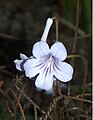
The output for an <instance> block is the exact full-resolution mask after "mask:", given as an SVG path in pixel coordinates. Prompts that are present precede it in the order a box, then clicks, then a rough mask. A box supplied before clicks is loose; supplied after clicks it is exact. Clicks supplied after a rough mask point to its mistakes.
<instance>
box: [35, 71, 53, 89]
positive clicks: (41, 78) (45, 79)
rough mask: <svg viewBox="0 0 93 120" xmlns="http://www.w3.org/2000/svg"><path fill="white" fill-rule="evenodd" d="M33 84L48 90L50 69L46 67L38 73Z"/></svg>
mask: <svg viewBox="0 0 93 120" xmlns="http://www.w3.org/2000/svg"><path fill="white" fill-rule="evenodd" d="M35 85H36V87H38V88H41V89H44V90H50V89H51V88H52V85H53V74H51V72H50V69H46V70H45V71H44V72H43V73H40V74H39V75H38V77H37V79H36V81H35Z"/></svg>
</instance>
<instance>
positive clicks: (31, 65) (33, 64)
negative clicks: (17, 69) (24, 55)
mask: <svg viewBox="0 0 93 120" xmlns="http://www.w3.org/2000/svg"><path fill="white" fill-rule="evenodd" d="M44 62H45V58H42V59H28V60H27V61H26V62H25V63H24V65H23V66H24V70H25V75H26V76H27V77H29V78H31V77H34V76H36V75H37V74H38V73H40V72H42V71H43V69H44V67H43V64H44Z"/></svg>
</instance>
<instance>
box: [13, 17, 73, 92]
mask: <svg viewBox="0 0 93 120" xmlns="http://www.w3.org/2000/svg"><path fill="white" fill-rule="evenodd" d="M52 22H53V21H52V19H50V18H49V19H48V20H47V23H46V27H45V30H44V33H43V35H42V38H41V40H40V41H39V42H37V43H35V44H34V46H33V49H32V53H33V56H34V57H33V58H27V57H26V56H24V55H21V56H20V57H21V59H22V60H15V64H16V68H17V69H19V70H22V69H21V67H20V66H21V64H22V62H23V61H24V60H25V62H24V64H23V68H24V71H25V75H26V76H27V77H29V78H32V77H35V76H36V75H38V76H37V78H36V81H35V85H36V87H37V88H40V89H44V90H50V89H51V88H52V85H53V81H54V80H55V78H56V79H58V80H60V81H63V82H68V81H70V80H71V79H72V76H73V67H72V66H71V65H70V64H68V63H66V62H64V60H65V59H66V57H67V51H66V48H65V46H64V45H63V44H62V43H61V42H56V43H54V44H53V45H52V46H51V48H49V46H48V44H47V43H46V39H47V35H48V32H49V29H50V27H51V25H52Z"/></svg>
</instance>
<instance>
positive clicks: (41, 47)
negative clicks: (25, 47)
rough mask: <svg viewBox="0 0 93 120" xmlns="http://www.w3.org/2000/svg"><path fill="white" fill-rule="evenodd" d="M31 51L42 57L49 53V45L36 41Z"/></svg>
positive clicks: (37, 56) (35, 55)
mask: <svg viewBox="0 0 93 120" xmlns="http://www.w3.org/2000/svg"><path fill="white" fill-rule="evenodd" d="M32 52H33V55H34V57H36V58H41V57H44V56H46V55H48V53H49V46H48V44H47V43H46V42H43V41H40V42H37V43H35V44H34V46H33V50H32Z"/></svg>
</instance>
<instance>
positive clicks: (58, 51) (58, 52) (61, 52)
mask: <svg viewBox="0 0 93 120" xmlns="http://www.w3.org/2000/svg"><path fill="white" fill-rule="evenodd" d="M50 52H51V53H52V55H53V56H54V57H55V58H57V59H59V60H60V61H63V60H65V59H66V57H67V51H66V48H65V46H64V45H63V44H62V43H61V42H56V43H54V44H53V45H52V46H51V49H50Z"/></svg>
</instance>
